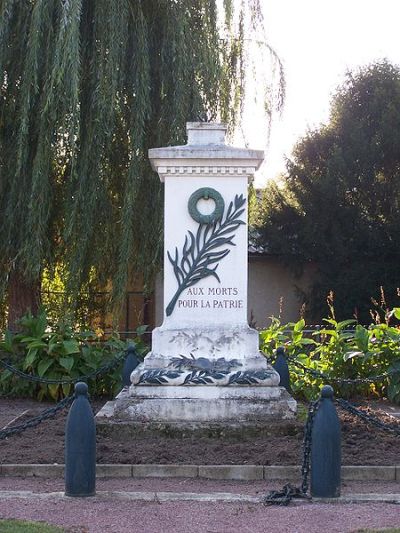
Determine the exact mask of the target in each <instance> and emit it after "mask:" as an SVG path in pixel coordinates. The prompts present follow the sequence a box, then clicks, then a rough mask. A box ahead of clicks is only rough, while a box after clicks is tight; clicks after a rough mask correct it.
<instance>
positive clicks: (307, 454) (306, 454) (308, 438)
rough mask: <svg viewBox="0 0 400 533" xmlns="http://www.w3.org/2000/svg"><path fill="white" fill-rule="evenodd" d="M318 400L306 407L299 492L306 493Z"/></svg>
mask: <svg viewBox="0 0 400 533" xmlns="http://www.w3.org/2000/svg"><path fill="white" fill-rule="evenodd" d="M320 402H321V401H320V400H319V399H318V400H314V401H312V402H310V405H309V407H308V415H307V420H306V425H305V427H304V438H303V464H302V465H301V479H302V482H301V492H302V493H303V494H307V492H308V483H309V479H308V476H309V474H310V458H311V444H312V428H313V425H314V418H315V413H316V412H317V411H318V407H319V405H320Z"/></svg>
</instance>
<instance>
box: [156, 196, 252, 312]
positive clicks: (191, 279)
mask: <svg viewBox="0 0 400 533" xmlns="http://www.w3.org/2000/svg"><path fill="white" fill-rule="evenodd" d="M201 198H204V199H209V198H211V199H212V200H214V202H215V209H214V211H213V213H211V214H209V215H203V214H201V213H200V212H199V210H198V208H197V204H198V202H199V200H200V199H201ZM245 203H246V199H245V198H243V195H242V194H241V195H237V194H236V195H235V199H234V200H233V201H231V202H230V203H229V206H228V209H227V211H226V213H225V202H224V199H223V198H222V196H221V194H220V193H219V192H218V191H216V190H215V189H212V188H209V187H203V188H201V189H198V190H197V191H195V192H194V193H193V194H192V195H191V196H190V198H189V201H188V211H189V214H190V216H191V217H192V218H193V220H195V221H196V222H198V224H199V226H198V228H197V232H196V235H194V233H193V232H192V231H188V234H187V235H186V237H185V242H184V245H183V249H182V252H181V253H180V252H179V250H178V247H176V248H175V254H174V257H173V256H172V255H171V253H170V252H169V251H168V252H167V256H168V259H169V261H170V263H171V265H172V267H173V269H174V274H175V278H176V281H177V283H178V289H177V291H176V293H175V294H174V296H173V298H172V299H171V301H170V302H169V304H168V305H167V307H166V314H167V316H170V315H171V314H172V312H173V310H174V308H175V305H176V302H177V301H178V299H179V297H180V295H181V294H182V292H183V291H184V290H186V289H188V288H189V287H192V286H193V285H196V284H197V283H198V282H199V281H200V280H201V279H204V278H206V277H208V276H213V277H214V278H216V279H217V281H218V282H219V283H221V280H220V278H219V276H218V274H217V272H216V271H217V269H218V265H219V263H220V261H221V260H222V259H223V258H224V257H226V256H227V255H228V254H229V252H230V249H229V248H227V246H235V243H234V242H233V238H234V236H235V231H236V230H237V229H238V227H239V226H241V225H243V224H245V221H244V220H241V219H240V217H241V215H242V214H243V213H244V211H245V208H244V205H245Z"/></svg>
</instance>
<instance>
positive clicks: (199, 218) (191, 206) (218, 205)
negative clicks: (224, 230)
mask: <svg viewBox="0 0 400 533" xmlns="http://www.w3.org/2000/svg"><path fill="white" fill-rule="evenodd" d="M202 198H203V199H204V200H208V199H210V198H211V200H214V202H215V209H214V211H213V212H212V213H210V214H209V215H203V214H202V213H200V211H199V210H198V209H197V203H198V201H199V200H201V199H202ZM224 209H225V202H224V199H223V198H222V196H221V195H220V193H219V192H218V191H216V190H215V189H212V188H211V187H202V188H201V189H197V191H194V193H193V194H191V196H190V198H189V201H188V211H189V214H190V216H191V217H192V218H193V220H195V221H196V222H198V223H199V224H210V223H212V222H215V221H216V220H220V219H221V218H222V215H223V213H224Z"/></svg>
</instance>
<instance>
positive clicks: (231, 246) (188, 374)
mask: <svg viewBox="0 0 400 533" xmlns="http://www.w3.org/2000/svg"><path fill="white" fill-rule="evenodd" d="M187 129H188V144H187V145H185V146H176V147H168V148H154V149H151V150H149V157H150V160H151V163H152V166H153V168H154V169H155V170H156V171H157V172H158V174H159V176H160V179H161V180H162V181H163V182H164V184H165V243H164V244H165V248H164V304H165V309H164V322H163V324H162V326H161V327H159V328H156V329H155V330H154V331H153V335H152V351H151V353H149V354H148V355H147V357H146V358H145V360H144V363H143V364H141V365H140V366H138V367H137V369H136V370H135V371H134V372H133V373H132V376H131V381H132V385H131V387H130V388H129V390H128V391H123V392H122V393H121V394H120V395H119V396H118V397H117V399H116V400H115V401H114V402H110V403H109V404H108V405H107V406H106V407H105V408H104V409H103V410H102V411H101V412H100V413H99V415H98V418H99V419H102V418H103V419H104V418H108V417H110V418H111V419H113V418H114V419H118V420H120V421H123V420H125V421H132V422H141V423H152V422H155V423H161V424H167V425H168V424H172V425H181V426H185V425H187V426H193V425H197V426H198V425H200V426H206V425H215V424H217V425H220V426H221V427H223V426H224V425H226V426H229V425H238V424H245V425H249V424H250V425H251V424H258V423H263V422H265V421H266V420H268V419H271V417H279V418H290V417H293V416H294V414H295V412H296V402H295V401H294V400H293V399H292V398H291V397H290V396H289V395H288V394H287V392H286V391H285V390H284V389H283V388H281V387H279V375H278V374H277V373H276V372H275V370H274V369H273V368H272V367H271V366H270V365H268V364H267V361H266V359H265V357H264V356H263V355H262V354H261V353H260V352H259V348H258V332H257V331H255V330H254V329H251V328H250V327H249V326H248V323H247V254H248V252H247V250H248V240H247V207H248V205H247V204H248V202H247V189H248V182H249V180H250V179H252V177H253V175H254V172H255V171H256V169H257V168H258V167H259V165H260V164H261V162H262V160H263V152H261V151H257V150H247V149H241V148H234V147H231V146H227V145H226V144H225V130H226V128H225V126H224V125H222V124H210V123H188V125H187Z"/></svg>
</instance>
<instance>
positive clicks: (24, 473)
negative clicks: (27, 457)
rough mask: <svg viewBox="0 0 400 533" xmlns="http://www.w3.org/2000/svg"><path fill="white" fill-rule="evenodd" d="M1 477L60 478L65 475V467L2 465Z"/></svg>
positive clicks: (57, 465) (56, 465)
mask: <svg viewBox="0 0 400 533" xmlns="http://www.w3.org/2000/svg"><path fill="white" fill-rule="evenodd" d="M0 472H1V475H2V476H10V477H47V478H59V477H62V476H63V475H64V465H59V464H54V465H41V464H37V465H35V464H32V465H13V464H8V465H2V466H1V470H0Z"/></svg>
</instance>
